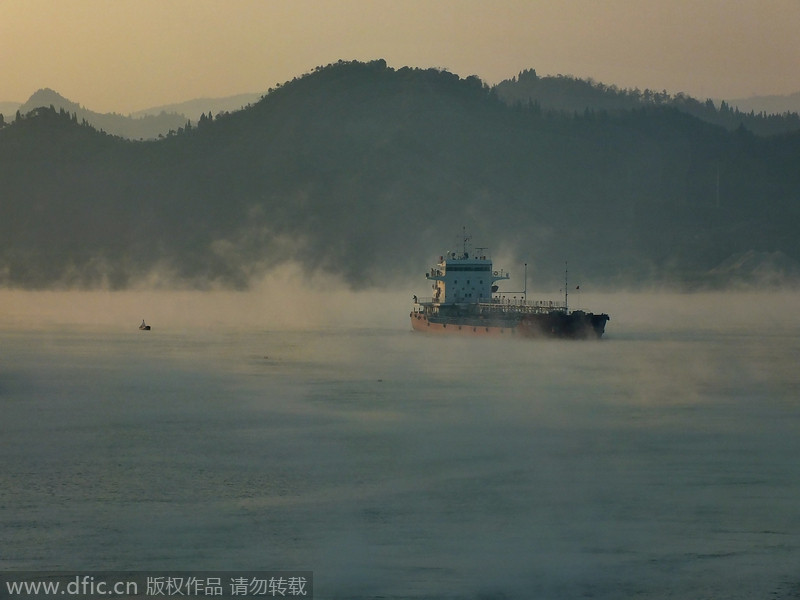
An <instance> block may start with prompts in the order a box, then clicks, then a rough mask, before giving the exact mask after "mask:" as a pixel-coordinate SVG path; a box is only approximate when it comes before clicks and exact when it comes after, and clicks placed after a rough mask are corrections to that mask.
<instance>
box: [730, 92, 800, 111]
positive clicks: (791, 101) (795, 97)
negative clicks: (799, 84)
mask: <svg viewBox="0 0 800 600" xmlns="http://www.w3.org/2000/svg"><path fill="white" fill-rule="evenodd" d="M727 102H728V104H730V105H731V106H736V107H738V108H739V110H742V111H745V112H747V111H751V110H752V111H754V112H757V113H760V112H764V113H767V114H775V115H780V114H783V113H786V112H794V113H800V92H795V93H794V94H789V95H787V96H751V97H749V98H734V99H732V100H728V101H727Z"/></svg>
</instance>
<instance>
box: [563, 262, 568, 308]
mask: <svg viewBox="0 0 800 600" xmlns="http://www.w3.org/2000/svg"><path fill="white" fill-rule="evenodd" d="M568 265H569V261H564V310H565V311H566V312H569V302H568V300H569V283H568V281H569V280H568V279H567V274H568V273H569V270H568V269H567V267H568Z"/></svg>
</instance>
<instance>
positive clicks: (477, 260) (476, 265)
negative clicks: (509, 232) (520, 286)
mask: <svg viewBox="0 0 800 600" xmlns="http://www.w3.org/2000/svg"><path fill="white" fill-rule="evenodd" d="M509 277H510V275H509V274H508V273H506V272H504V271H503V270H494V269H492V261H491V259H489V258H487V257H486V256H485V255H483V254H478V255H477V256H470V254H469V252H467V251H466V250H465V251H464V252H461V253H456V252H448V253H447V255H445V256H440V257H439V262H438V263H437V264H436V265H435V266H433V267H431V270H430V272H428V273H426V274H425V278H426V279H428V280H430V281H432V282H433V285H432V288H433V297H432V299H431V302H432V303H433V304H483V303H487V302H491V301H492V294H493V293H494V292H496V291H497V286H496V285H494V284H495V282H497V281H500V280H502V279H509Z"/></svg>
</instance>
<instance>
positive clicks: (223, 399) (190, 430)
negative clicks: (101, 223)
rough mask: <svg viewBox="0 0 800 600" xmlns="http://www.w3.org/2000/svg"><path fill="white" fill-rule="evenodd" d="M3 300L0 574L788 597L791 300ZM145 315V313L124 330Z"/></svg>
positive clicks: (396, 593)
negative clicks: (443, 327) (536, 316)
mask: <svg viewBox="0 0 800 600" xmlns="http://www.w3.org/2000/svg"><path fill="white" fill-rule="evenodd" d="M280 277H282V278H283V279H282V280H281V279H280V278H276V279H272V280H271V281H269V282H266V283H265V284H264V285H263V286H260V287H258V289H255V290H254V291H252V292H248V293H231V292H188V291H187V292H151V291H145V290H141V291H132V292H122V293H117V292H115V293H110V292H58V293H41V292H40V293H29V292H13V291H5V292H0V308H2V312H1V313H0V314H2V316H0V336H1V339H2V346H0V414H2V420H1V421H0V432H1V436H0V460H1V461H2V463H1V464H2V465H3V468H2V470H0V539H2V545H0V569H3V570H6V571H7V570H15V569H28V570H38V569H59V570H88V569H106V570H110V569H127V570H147V569H152V570H169V569H176V570H177V569H209V570H211V569H214V570H224V569H230V570H233V569H264V570H266V569H282V568H285V569H310V570H313V571H314V575H315V594H316V596H317V597H319V598H375V597H382V598H498V599H500V598H503V599H510V598H580V597H593V598H608V599H612V598H634V597H635V598H742V599H744V598H747V599H750V598H766V597H769V598H796V597H798V596H800V566H799V565H800V507H798V503H797V498H798V497H800V461H798V456H800V435H798V434H800V403H799V402H798V399H799V398H800V374H799V373H798V369H797V358H798V356H800V335H798V334H800V310H798V308H800V294H797V293H794V292H776V293H771V294H768V293H755V292H754V293H749V294H748V293H737V294H705V295H704V294H677V293H667V292H663V293H658V294H656V293H652V294H643V293H639V294H607V295H601V294H586V293H583V294H581V295H578V294H577V293H576V294H571V295H570V305H571V307H573V308H579V307H582V308H586V309H589V310H595V311H604V312H608V313H609V314H610V315H611V317H612V320H611V321H610V322H609V323H608V327H607V329H606V331H607V334H606V337H605V338H604V339H603V340H602V341H600V342H567V341H536V340H534V341H525V340H508V341H504V340H484V339H475V340H466V339H460V338H459V339H450V338H445V337H442V338H438V337H429V336H426V335H424V334H416V333H412V332H411V331H410V325H409V322H408V312H409V310H410V308H411V304H410V298H411V294H413V293H420V292H421V291H422V290H423V289H424V282H423V285H419V286H414V285H412V286H409V288H408V289H407V290H406V289H401V290H391V291H376V292H362V293H350V292H346V291H344V290H342V289H341V288H339V287H338V286H336V285H335V284H334V283H333V282H327V283H325V282H323V283H321V284H320V285H319V286H317V287H316V288H315V289H314V290H313V291H311V290H308V289H307V288H306V289H303V288H302V287H300V286H298V285H296V284H297V281H298V279H297V278H296V276H294V275H291V274H290V273H286V274H283V275H281V276H280ZM142 318H145V319H146V320H147V321H148V323H151V324H152V326H153V330H152V331H150V332H140V331H138V330H137V329H136V328H137V326H138V324H139V322H140V321H141V319H142Z"/></svg>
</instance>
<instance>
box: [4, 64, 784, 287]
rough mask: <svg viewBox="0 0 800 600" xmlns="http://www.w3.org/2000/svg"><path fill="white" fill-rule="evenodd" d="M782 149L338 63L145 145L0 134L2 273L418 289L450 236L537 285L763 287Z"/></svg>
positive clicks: (8, 280)
mask: <svg viewBox="0 0 800 600" xmlns="http://www.w3.org/2000/svg"><path fill="white" fill-rule="evenodd" d="M798 159H800V135H799V134H791V135H782V136H775V137H759V136H756V135H753V134H752V133H750V132H749V131H748V130H747V129H746V128H743V127H740V128H739V129H737V130H735V131H732V132H729V131H727V130H725V129H724V128H722V127H718V126H713V125H710V124H708V123H705V122H703V121H701V120H699V119H696V118H693V117H691V116H688V115H686V114H685V113H682V112H680V111H678V110H676V109H674V108H671V107H665V106H653V107H645V108H637V109H634V110H629V111H619V112H616V113H614V114H613V115H612V114H600V113H592V112H587V113H585V114H581V115H578V116H574V115H562V114H556V113H552V112H549V111H542V110H539V109H537V108H536V107H535V106H523V105H521V104H520V105H516V106H509V105H508V104H506V103H505V102H503V101H501V100H500V99H499V98H498V96H497V94H496V92H495V91H493V90H492V89H490V88H489V87H487V86H485V85H484V84H483V83H482V82H481V81H480V80H479V79H477V78H475V77H468V78H466V79H462V78H459V77H458V76H456V75H453V74H450V73H447V72H442V71H438V70H420V69H413V68H402V69H397V70H395V69H391V68H388V67H387V66H386V64H385V62H384V61H374V62H371V63H366V64H364V63H355V62H349V63H345V62H340V63H338V64H334V65H329V66H327V67H324V68H318V69H316V70H315V71H314V72H313V73H310V74H308V75H305V76H303V77H300V78H298V79H295V80H293V81H291V82H287V83H286V84H284V85H282V86H279V87H278V88H277V89H273V90H270V91H269V93H268V94H266V96H265V97H264V98H263V99H262V100H261V101H260V102H258V103H257V104H254V105H252V106H250V107H248V108H247V109H245V110H242V111H238V112H235V113H231V114H226V115H222V116H219V117H217V118H213V119H212V118H210V117H204V118H202V119H201V120H200V122H199V124H198V125H197V126H196V127H187V128H183V129H181V130H180V131H179V132H178V133H177V134H176V135H173V136H169V137H168V138H166V139H162V140H158V141H149V142H133V141H127V140H123V139H121V138H116V137H112V136H109V135H106V134H102V133H99V132H97V131H96V130H94V129H93V128H91V127H89V126H88V125H86V124H82V123H80V122H79V121H78V119H77V118H76V117H75V116H74V115H70V114H69V113H68V112H66V111H60V112H59V111H55V110H50V109H39V110H37V111H35V112H34V113H31V114H30V115H28V116H27V117H26V118H23V119H19V120H17V121H15V122H14V123H13V124H11V125H9V126H6V127H4V128H3V129H1V130H0V199H1V202H0V280H1V281H0V282H1V283H2V284H3V285H5V286H22V287H29V288H42V287H53V286H92V285H110V286H111V287H115V288H120V287H125V286H127V285H130V284H131V283H134V282H137V281H139V280H140V279H141V278H145V277H147V276H148V274H150V273H152V272H154V271H157V272H159V273H161V274H162V276H163V275H167V276H168V277H169V281H170V282H171V283H172V284H174V285H176V286H183V285H194V286H198V287H204V286H207V285H211V284H222V285H227V286H232V287H245V286H246V285H247V284H248V282H249V281H250V280H251V278H252V277H254V276H257V275H259V274H261V273H263V272H265V271H267V270H269V269H270V268H272V267H274V266H276V265H278V264H280V263H282V262H283V261H287V260H297V261H300V262H301V263H302V264H303V265H304V266H305V267H306V268H307V269H308V270H310V271H314V270H324V271H328V272H332V273H335V274H337V275H340V276H341V277H343V278H344V279H345V280H346V281H348V282H349V283H351V284H352V285H354V286H355V287H359V286H366V285H381V284H387V283H390V282H396V281H400V280H403V281H407V280H408V279H409V278H412V277H413V278H415V279H418V280H419V282H420V286H421V287H420V288H419V289H418V290H413V291H424V289H423V288H424V285H425V282H424V280H423V274H424V272H425V270H426V269H427V268H428V266H429V262H430V261H431V260H432V259H433V258H435V257H436V256H438V255H439V254H441V253H443V251H445V250H448V249H451V248H453V247H454V241H455V238H456V236H457V235H458V234H459V233H460V232H461V229H462V227H466V228H467V229H468V230H469V232H470V233H471V234H472V239H473V240H474V241H475V243H476V245H478V246H489V247H490V251H491V252H492V253H493V254H494V255H495V256H496V257H497V256H498V255H501V254H502V255H504V256H507V257H508V258H509V260H510V261H511V262H512V263H513V262H514V261H516V262H517V263H518V264H521V263H522V262H523V261H526V262H528V264H529V265H530V269H529V271H530V272H531V273H532V277H533V278H534V279H535V281H536V284H537V285H542V286H545V285H551V284H553V283H554V282H556V281H558V280H559V279H560V278H561V277H562V273H563V265H564V261H565V260H569V263H570V271H571V272H572V273H573V274H574V275H575V277H577V278H579V279H580V280H581V281H582V282H584V285H585V284H586V283H592V284H595V285H607V286H617V285H643V284H648V283H653V282H669V283H677V284H680V285H694V284H696V283H698V282H701V281H702V282H714V283H719V284H725V283H728V282H730V281H734V280H739V279H748V280H752V279H753V278H756V279H757V280H758V282H762V283H763V282H768V283H771V282H776V281H782V280H786V279H792V278H793V277H795V276H796V275H797V268H796V265H797V263H798V262H800V240H799V239H798V236H797V234H796V225H797V223H798V222H800V219H799V217H800V170H799V169H797V165H798V164H800V163H799V162H798ZM499 266H504V267H505V268H508V269H511V270H512V272H515V271H518V270H519V269H518V268H517V266H516V265H514V264H504V265H499ZM520 274H521V273H520ZM520 283H521V282H520Z"/></svg>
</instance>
